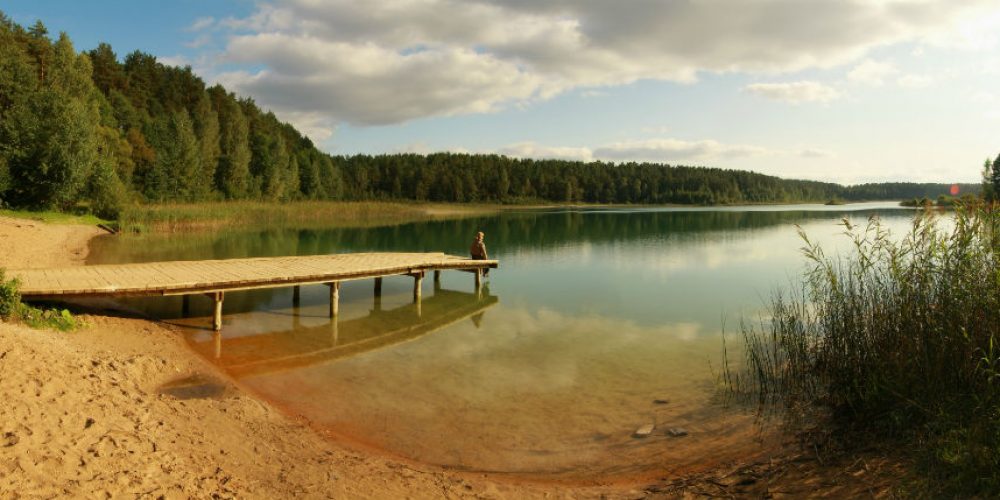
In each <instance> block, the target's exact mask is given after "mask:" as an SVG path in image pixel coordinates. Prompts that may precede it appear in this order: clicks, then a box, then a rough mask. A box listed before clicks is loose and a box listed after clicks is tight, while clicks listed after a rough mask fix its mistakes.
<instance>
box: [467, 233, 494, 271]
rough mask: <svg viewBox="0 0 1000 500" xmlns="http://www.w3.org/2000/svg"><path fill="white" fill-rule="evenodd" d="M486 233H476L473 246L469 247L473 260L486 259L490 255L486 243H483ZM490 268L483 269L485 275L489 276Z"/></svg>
mask: <svg viewBox="0 0 1000 500" xmlns="http://www.w3.org/2000/svg"><path fill="white" fill-rule="evenodd" d="M485 237H486V235H485V234H483V232H482V231H479V232H478V233H476V239H475V240H473V241H472V246H470V247H469V253H470V254H471V255H472V259H473V260H486V259H488V258H489V257H487V255H486V243H483V238H485ZM489 274H490V270H489V268H487V269H483V276H489Z"/></svg>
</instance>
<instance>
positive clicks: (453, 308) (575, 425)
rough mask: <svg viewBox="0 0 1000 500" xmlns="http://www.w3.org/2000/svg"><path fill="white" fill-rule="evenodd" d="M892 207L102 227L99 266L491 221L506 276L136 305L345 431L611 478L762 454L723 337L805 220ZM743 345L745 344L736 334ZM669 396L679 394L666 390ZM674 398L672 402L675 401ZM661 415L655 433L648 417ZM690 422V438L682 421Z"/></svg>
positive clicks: (323, 423) (446, 242)
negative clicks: (160, 230) (378, 295)
mask: <svg viewBox="0 0 1000 500" xmlns="http://www.w3.org/2000/svg"><path fill="white" fill-rule="evenodd" d="M873 213H875V214H878V215H879V216H880V217H882V219H883V220H884V221H886V223H887V224H888V226H889V227H891V228H893V229H894V230H896V231H903V230H905V228H906V227H907V225H908V224H909V221H910V220H911V219H912V214H913V212H912V210H904V209H898V208H895V207H893V205H892V204H885V203H883V204H861V205H849V206H841V207H827V206H818V205H809V206H805V205H802V206H799V205H796V206H782V207H727V208H721V209H720V208H713V209H674V208H666V209H614V210H600V209H594V210H552V211H526V212H505V213H503V214H500V215H498V216H495V217H487V218H473V219H463V220H455V221H443V222H422V223H414V224H404V225H399V226H393V227H382V228H368V229H331V230H327V231H324V230H292V229H277V230H267V231H253V232H236V233H233V232H223V233H219V234H212V235H183V236H170V237H143V238H114V237H107V238H100V239H98V240H97V241H95V242H94V244H93V247H92V252H91V255H92V257H91V263H107V262H129V261H151V260H182V259H207V258H227V257H249V256H268V255H306V254H320V253H338V252H353V251H445V252H449V253H455V254H459V255H462V254H465V253H466V251H467V247H468V243H469V240H470V238H471V236H472V235H473V234H474V233H475V232H476V231H478V230H482V231H485V233H486V243H487V246H488V248H489V250H490V256H491V257H492V258H497V259H499V260H500V269H497V270H494V271H492V272H491V273H490V276H489V278H488V279H487V282H486V283H487V286H486V289H485V290H484V293H483V294H481V295H476V294H475V293H473V292H474V286H473V279H472V277H471V275H469V274H466V273H461V272H445V273H443V275H442V279H441V282H440V284H435V283H434V282H433V280H431V279H427V280H424V287H425V289H424V290H423V297H424V298H423V300H422V302H421V304H420V306H419V307H417V306H416V305H414V304H412V299H411V287H412V279H410V278H406V277H393V278H387V279H386V280H385V284H384V286H383V297H382V299H381V300H380V301H376V300H375V299H374V298H373V294H372V282H371V281H370V280H368V281H360V282H347V283H345V284H344V285H343V287H342V290H341V317H340V319H339V320H338V321H337V322H336V323H331V321H330V320H329V319H328V318H327V307H328V303H327V301H328V297H329V296H328V291H327V289H326V287H324V286H321V285H320V286H311V287H303V289H302V296H301V302H300V304H299V306H298V307H294V306H293V304H292V291H291V289H277V290H263V291H254V292H240V293H230V294H227V296H226V301H225V312H226V317H225V320H224V328H223V332H222V334H221V336H215V335H213V333H212V332H211V331H210V330H209V329H208V327H209V325H210V323H211V321H210V319H209V318H208V315H209V314H210V309H209V307H210V302H209V300H208V299H206V298H202V297H193V298H192V299H191V303H190V309H189V312H188V314H187V315H184V314H182V310H183V305H182V302H181V299H179V298H157V299H144V300H137V301H130V304H131V305H133V306H135V307H140V308H143V309H145V310H146V311H147V312H149V313H150V314H153V315H155V316H157V317H160V318H162V319H163V320H164V321H168V322H171V323H174V324H178V325H182V326H184V331H185V332H186V335H187V338H188V341H189V343H190V344H191V346H192V347H193V348H194V349H195V351H197V352H198V353H200V354H201V355H203V356H205V357H206V358H208V359H210V360H213V362H216V363H218V364H219V365H220V366H221V367H223V368H224V369H226V370H227V371H228V372H229V373H231V374H232V375H233V376H234V377H236V378H237V379H239V380H240V382H241V383H242V384H243V385H244V386H245V387H248V388H250V389H251V390H252V391H254V392H256V393H257V394H259V395H261V396H262V397H264V398H266V399H269V400H270V401H272V402H274V403H275V404H277V405H279V406H281V407H282V408H285V409H287V410H288V411H290V412H293V413H295V414H298V415H301V416H304V417H305V418H307V419H309V420H310V421H312V422H313V423H314V424H315V425H317V426H320V427H323V428H325V429H328V430H330V431H331V432H332V433H335V434H338V435H340V436H345V437H348V438H350V439H353V440H356V441H359V442H362V443H365V444H367V445H371V446H375V447H378V448H380V449H384V450H387V451H389V452H392V453H395V454H399V455H402V456H405V457H408V458H412V459H415V460H419V461H423V462H427V463H433V464H439V465H444V466H449V467H454V468H461V469H469V470H481V471H499V472H512V473H522V474H541V475H549V476H557V477H563V476H568V477H593V476H595V475H601V476H609V475H619V474H641V473H643V472H645V471H648V470H665V469H666V470H679V469H683V468H685V467H689V466H697V465H698V464H704V463H709V462H717V461H724V460H726V459H727V458H736V457H739V456H741V455H745V454H746V453H749V452H752V451H753V450H757V449H759V448H760V444H759V443H758V442H757V441H756V438H757V437H758V436H757V434H756V429H755V428H754V426H753V418H752V416H750V415H747V414H745V413H744V412H742V411H740V410H739V409H735V408H726V407H724V406H723V405H721V404H720V402H719V397H718V389H717V378H716V377H717V373H718V370H719V367H720V364H721V361H722V343H721V333H722V332H723V330H726V331H727V332H728V333H730V334H734V333H736V332H737V330H738V328H739V322H740V319H741V318H748V319H751V320H753V319H754V318H756V317H757V315H758V314H759V312H760V311H761V305H762V304H763V303H764V302H765V301H766V299H767V297H768V296H769V294H770V292H771V291H772V290H773V289H774V288H775V287H776V286H782V285H788V284H789V283H790V282H791V280H794V279H796V277H797V276H798V274H799V272H800V271H801V269H802V266H803V264H804V262H803V260H802V258H801V257H800V253H799V247H800V246H801V242H800V241H799V239H798V236H797V235H796V230H795V225H796V224H797V225H799V226H801V227H802V228H803V229H805V230H806V231H807V232H808V233H809V234H810V236H811V237H812V238H813V239H815V240H817V241H820V242H824V243H825V244H826V245H827V248H846V246H845V244H846V240H845V239H843V238H837V237H836V235H837V234H838V233H840V232H842V228H841V227H839V226H837V225H836V224H837V222H838V221H839V220H840V219H841V218H842V217H845V216H846V217H850V218H851V219H853V220H855V222H858V221H863V220H864V219H865V218H867V217H868V216H869V214H873ZM731 347H732V346H731ZM657 400H660V401H659V403H658V402H657ZM662 401H666V403H662ZM647 424H655V426H656V428H655V430H654V431H653V433H652V434H651V435H650V436H649V437H646V438H635V437H633V436H632V434H633V433H634V432H635V431H636V429H638V428H640V427H642V426H643V425H647ZM671 428H682V429H684V430H686V431H687V432H688V434H687V435H685V436H681V437H673V436H670V435H669V434H668V433H667V430H668V429H671Z"/></svg>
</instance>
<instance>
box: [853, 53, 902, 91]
mask: <svg viewBox="0 0 1000 500" xmlns="http://www.w3.org/2000/svg"><path fill="white" fill-rule="evenodd" d="M898 72H899V71H898V70H897V69H896V68H895V66H893V65H891V64H889V63H884V62H877V61H873V60H871V59H865V60H864V61H863V62H862V63H861V64H859V65H857V66H855V67H854V69H852V70H851V71H850V72H848V73H847V79H848V80H850V81H852V82H855V83H862V84H866V85H874V86H880V85H882V84H883V83H885V80H886V79H887V78H889V77H892V76H893V75H895V74H896V73H898Z"/></svg>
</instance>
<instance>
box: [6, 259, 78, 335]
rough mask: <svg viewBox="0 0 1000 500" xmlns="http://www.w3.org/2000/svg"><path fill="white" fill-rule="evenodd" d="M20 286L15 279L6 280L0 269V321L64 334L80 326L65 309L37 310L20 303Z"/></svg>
mask: <svg viewBox="0 0 1000 500" xmlns="http://www.w3.org/2000/svg"><path fill="white" fill-rule="evenodd" d="M20 286H21V283H20V282H19V281H18V279H17V278H10V279H7V277H6V272H5V271H4V269H3V268H0V319H2V320H4V321H23V322H24V323H25V324H27V325H28V326H30V327H32V328H52V329H55V330H61V331H64V332H68V331H72V330H75V329H77V328H79V327H80V326H82V323H81V322H80V321H79V320H78V319H77V318H76V317H74V316H73V314H72V313H70V312H69V310H67V309H58V308H38V307H33V306H31V305H28V304H25V303H23V302H21V293H20Z"/></svg>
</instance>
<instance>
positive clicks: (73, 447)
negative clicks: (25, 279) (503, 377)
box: [0, 218, 891, 498]
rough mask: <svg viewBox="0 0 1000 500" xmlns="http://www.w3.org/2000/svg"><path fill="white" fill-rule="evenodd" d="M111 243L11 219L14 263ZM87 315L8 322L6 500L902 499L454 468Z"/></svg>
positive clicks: (68, 257) (789, 480)
mask: <svg viewBox="0 0 1000 500" xmlns="http://www.w3.org/2000/svg"><path fill="white" fill-rule="evenodd" d="M100 233H101V231H100V230H98V229H96V228H92V227H87V226H59V225H49V224H43V223H39V222H34V221H26V220H20V219H11V218H0V256H2V260H0V266H2V267H47V266H57V265H71V264H81V263H82V262H83V260H84V259H85V258H86V252H87V242H88V241H89V240H90V239H91V238H93V237H94V236H96V235H98V234H100ZM107 306H109V307H113V305H107ZM80 318H81V319H82V320H83V321H84V322H85V323H86V326H85V327H84V328H82V329H80V330H77V331H74V332H71V333H63V332H55V331H47V330H34V329H31V328H28V327H26V326H23V325H19V324H11V323H0V401H3V404H0V497H3V498H11V497H13V498H18V497H29V498H34V497H56V496H73V497H123V496H124V497H133V496H142V497H153V498H156V497H165V498H186V497H191V496H194V497H209V496H217V497H222V498H226V497H254V498H289V497H296V498H299V497H303V498H329V497H336V498H599V497H600V498H643V497H668V498H674V497H700V496H703V495H706V494H707V495H723V496H735V497H759V496H761V495H769V496H770V495H775V494H777V495H776V496H781V493H782V492H783V493H785V494H791V495H792V496H795V497H802V496H829V497H840V496H843V495H845V494H846V495H848V496H853V495H855V494H862V495H865V496H867V495H868V494H876V495H877V493H878V492H882V493H884V492H885V491H886V488H887V487H886V486H885V485H886V477H887V476H886V474H885V473H876V472H878V470H882V469H884V467H882V468H880V469H877V470H874V471H868V465H867V463H865V469H864V470H862V471H861V472H860V473H858V471H850V473H849V474H844V473H841V472H840V469H829V466H827V468H826V469H824V468H821V467H817V466H813V465H811V464H812V463H813V462H811V461H810V460H811V459H810V458H808V457H807V458H803V459H797V458H795V457H796V455H787V454H786V456H785V457H784V458H780V459H777V460H770V459H768V460H765V461H764V462H763V465H762V462H760V461H759V460H758V461H756V462H754V463H746V464H728V465H727V467H725V468H719V469H718V470H712V471H709V472H703V473H699V474H698V475H688V476H686V477H666V478H663V479H660V480H658V481H653V480H652V479H651V480H649V481H646V483H652V484H628V483H620V482H619V483H603V482H602V480H601V479H599V478H595V479H594V480H593V481H589V482H587V483H586V484H579V483H576V484H567V483H556V482H539V481H524V480H517V479H516V478H511V477H509V476H504V475H495V474H493V475H490V474H478V473H477V474H473V473H463V472H454V471H448V470H442V469H440V468H436V467H433V466H428V465H422V464H416V463H411V462H406V461H402V460H398V459H396V458H392V457H389V456H383V455H381V454H379V453H377V452H373V451H371V450H362V449H352V448H350V447H348V446H347V445H345V444H343V443H340V442H337V441H334V440H331V439H328V438H327V437H324V436H323V435H321V434H320V433H319V432H318V431H316V430H315V429H313V428H312V427H310V426H309V425H308V423H307V422H301V421H298V420H296V419H294V418H291V417H289V416H287V415H285V414H283V413H281V412H280V411H278V410H277V409H275V408H274V407H272V406H270V405H268V404H265V403H263V402H261V401H259V400H257V399H255V398H254V397H252V396H251V395H249V394H248V393H247V392H245V391H243V390H241V389H240V388H239V387H238V386H237V384H235V383H234V382H232V381H231V380H229V379H228V378H227V376H226V375H225V374H223V373H221V372H220V371H218V369H217V368H216V367H214V366H212V365H211V364H210V363H208V362H207V361H205V360H203V359H202V358H200V357H198V356H197V355H195V354H194V353H193V352H192V351H191V350H190V349H189V348H188V347H187V346H186V345H185V343H184V340H183V337H182V335H180V334H179V333H178V332H177V331H175V330H173V329H172V328H173V327H171V326H169V325H165V324H162V323H158V322H154V321H147V320H144V319H130V318H125V317H118V316H105V315H103V314H102V315H92V314H82V315H80ZM191 384H194V387H192V386H191ZM165 386H166V387H172V389H169V390H163V387H165ZM189 396H196V397H190V398H189ZM789 456H791V457H792V458H791V459H790V458H788V457H789ZM706 459H707V460H710V457H706ZM787 464H793V465H794V467H793V466H792V465H787ZM857 464H858V463H857V462H855V464H854V466H857ZM664 465H665V466H664V469H665V470H667V469H669V468H670V467H669V465H668V464H664ZM855 468H857V467H855ZM831 471H833V472H831ZM890 472H891V471H890ZM834 473H836V475H835V476H834V475H833V474H834ZM866 473H867V475H865V474H866ZM653 479H655V478H653Z"/></svg>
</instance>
